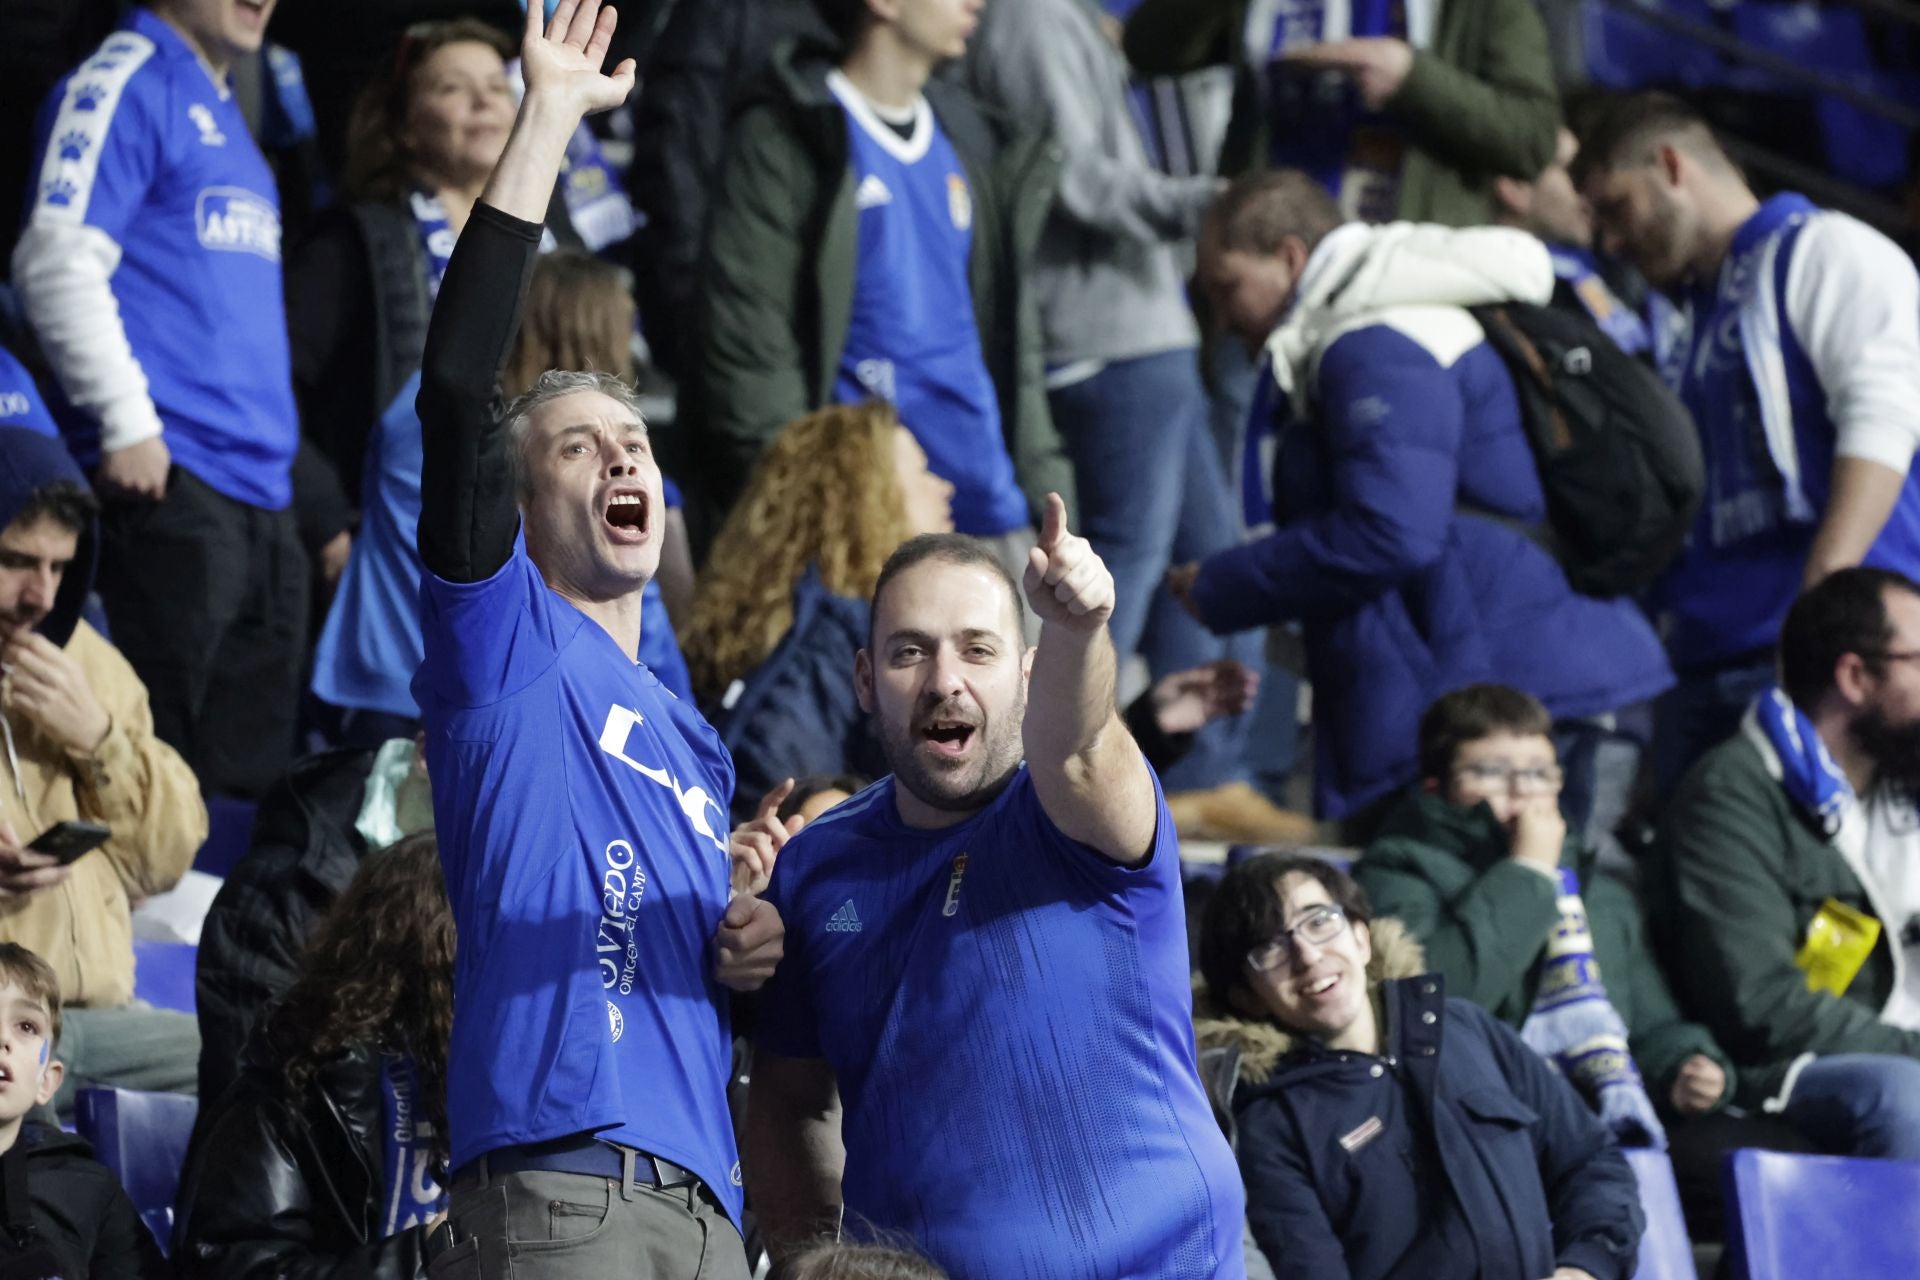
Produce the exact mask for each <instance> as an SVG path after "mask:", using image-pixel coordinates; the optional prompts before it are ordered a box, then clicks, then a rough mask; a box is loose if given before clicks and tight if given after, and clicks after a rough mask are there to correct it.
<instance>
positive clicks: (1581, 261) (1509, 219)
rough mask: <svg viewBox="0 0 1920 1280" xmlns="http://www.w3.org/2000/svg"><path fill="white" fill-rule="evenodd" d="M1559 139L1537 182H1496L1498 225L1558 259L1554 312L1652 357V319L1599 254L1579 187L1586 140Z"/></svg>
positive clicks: (1565, 133)
mask: <svg viewBox="0 0 1920 1280" xmlns="http://www.w3.org/2000/svg"><path fill="white" fill-rule="evenodd" d="M1559 137H1560V142H1559V146H1558V147H1557V148H1556V149H1555V150H1554V153H1553V159H1552V160H1551V161H1550V162H1549V163H1548V164H1547V167H1546V168H1544V169H1542V170H1541V171H1540V172H1539V174H1538V175H1537V176H1535V177H1534V178H1533V179H1532V180H1531V181H1528V180H1525V179H1521V178H1509V177H1505V176H1502V177H1498V178H1495V179H1494V180H1493V202H1494V216H1493V220H1494V221H1495V222H1496V223H1499V224H1500V225H1501V226H1505V227H1518V228H1519V229H1520V230H1522V231H1525V232H1527V233H1528V234H1530V235H1533V236H1536V237H1538V238H1539V239H1540V240H1541V241H1542V242H1544V243H1545V244H1546V246H1547V251H1548V252H1549V253H1551V254H1552V255H1553V277H1554V286H1553V305H1554V306H1556V307H1559V308H1561V309H1562V310H1565V311H1567V312H1569V313H1571V314H1573V315H1578V316H1584V317H1586V318H1587V319H1588V320H1591V321H1592V322H1593V323H1594V324H1596V325H1598V326H1599V327H1600V330H1601V332H1603V333H1605V334H1606V335H1607V336H1608V337H1609V338H1612V339H1613V341H1614V344H1615V345H1616V346H1618V347H1619V348H1620V349H1621V350H1622V351H1624V352H1626V353H1627V354H1628V355H1630V356H1639V355H1646V354H1647V352H1648V351H1649V349H1650V348H1651V347H1652V345H1653V340H1652V337H1651V336H1650V334H1649V333H1648V331H1647V321H1646V319H1645V318H1644V317H1643V316H1641V315H1640V313H1638V312H1636V311H1635V310H1634V309H1633V308H1632V307H1630V306H1628V305H1627V304H1626V303H1625V302H1623V301H1621V299H1620V298H1619V296H1618V295H1617V294H1615V293H1614V291H1613V288H1612V286H1611V285H1609V284H1608V283H1607V280H1606V278H1605V277H1604V276H1603V275H1601V273H1600V265H1599V260H1598V259H1597V258H1595V257H1594V254H1593V212H1592V210H1590V209H1588V208H1587V202H1586V199H1585V197H1583V196H1582V195H1581V194H1580V193H1579V192H1578V191H1576V190H1574V186H1573V171H1572V167H1571V166H1572V164H1573V158H1574V157H1575V156H1576V155H1578V154H1579V152H1580V140H1579V139H1578V138H1576V137H1574V136H1573V130H1571V129H1569V128H1567V127H1566V126H1565V125H1562V126H1560V134H1559Z"/></svg>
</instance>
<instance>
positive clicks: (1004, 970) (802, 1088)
mask: <svg viewBox="0 0 1920 1280" xmlns="http://www.w3.org/2000/svg"><path fill="white" fill-rule="evenodd" d="M1025 588H1026V598H1027V600H1028V601H1029V602H1030V603H1031V604H1032V606H1033V609H1034V611H1035V612H1036V613H1038V614H1039V615H1040V616H1041V618H1042V619H1043V621H1042V624H1041V627H1040V641H1039V644H1038V645H1037V646H1035V647H1034V648H1032V649H1028V648H1027V647H1026V645H1025V644H1024V643H1023V642H1022V636H1023V635H1024V633H1025V628H1024V626H1023V621H1022V618H1021V613H1022V608H1021V593H1020V588H1019V587H1017V586H1016V585H1015V584H1014V581H1013V578H1012V577H1011V575H1009V574H1008V573H1007V572H1006V571H1005V569H1004V568H1003V567H1002V566H1001V565H1000V563H999V561H998V560H997V558H995V556H994V555H993V553H992V551H991V550H990V549H989V548H988V547H986V546H985V545H984V544H982V543H981V542H979V541H978V540H975V539H971V538H967V537H965V536H964V535H960V534H929V535H925V536H922V537H919V538H916V539H914V540H912V541H911V542H908V543H906V544H905V545H904V546H902V547H901V548H900V549H899V550H898V551H896V552H895V553H894V554H893V555H892V556H891V557H890V558H889V559H888V561H887V564H886V567H885V568H883V569H882V570H881V574H880V581H879V583H878V584H877V585H876V586H875V588H874V600H873V613H872V626H871V636H870V638H869V640H868V643H867V647H866V648H865V649H863V650H862V651H861V653H860V654H859V658H858V664H857V666H856V667H855V671H854V680H855V686H856V688H857V689H858V691H859V697H860V703H861V707H862V709H864V710H865V711H867V712H868V714H869V715H870V716H871V717H872V719H873V724H874V729H875V731H876V732H877V733H878V734H879V736H880V739H881V742H882V744H883V746H884V748H885V753H886V758H887V763H888V764H889V765H890V766H891V768H892V770H893V772H892V776H891V777H889V778H887V779H884V780H882V781H881V782H879V783H877V784H876V785H874V786H872V787H869V788H867V789H866V790H865V791H864V792H862V793H861V794H860V795H859V796H857V797H855V798H854V799H852V800H849V801H847V802H846V803H845V804H842V805H840V806H838V807H837V808H835V809H832V810H830V811H829V812H827V813H826V814H825V815H823V816H822V817H821V818H819V819H818V820H817V821H815V822H813V823H811V824H810V825H808V826H807V827H806V828H805V829H804V830H802V831H801V832H800V833H799V834H798V835H797V836H795V837H794V839H793V842H792V843H791V844H789V845H787V847H786V848H785V849H784V850H783V851H782V852H781V854H780V860H779V863H778V865H777V866H776V868H775V871H774V877H773V884H772V886H771V888H770V891H769V897H770V898H771V899H772V900H773V901H776V902H777V903H779V905H780V909H781V912H782V914H783V916H786V917H789V918H791V919H792V920H793V921H794V928H793V930H792V932H791V933H790V934H789V945H790V947H791V950H790V952H789V954H788V955H787V956H786V957H785V959H784V960H783V961H782V962H781V965H780V968H779V969H778V971H777V972H776V973H775V974H774V977H773V980H772V982H770V983H769V984H768V986H767V990H766V994H765V996H764V997H763V998H762V1000H761V1002H760V1006H759V1009H758V1029H757V1037H756V1042H755V1054H754V1068H753V1083H752V1092H751V1095H750V1098H749V1102H748V1106H747V1156H748V1164H747V1167H748V1170H749V1173H750V1175H751V1176H752V1178H753V1194H754V1203H755V1208H756V1211H757V1212H758V1213H759V1214H760V1215H761V1218H762V1221H763V1222H764V1223H765V1226H766V1231H767V1237H768V1241H769V1247H770V1248H771V1249H772V1250H773V1252H774V1255H775V1258H776V1261H779V1260H782V1259H783V1258H784V1257H785V1255H787V1254H788V1253H791V1252H793V1251H796V1250H798V1249H800V1248H802V1247H804V1246H805V1245H806V1244H808V1243H810V1242H811V1240H812V1238H814V1237H816V1236H818V1235H821V1234H826V1235H832V1234H833V1233H834V1228H835V1226H836V1225H837V1224H839V1223H840V1222H842V1221H843V1220H844V1222H845V1223H846V1224H847V1229H848V1230H849V1231H850V1232H851V1233H852V1234H855V1235H860V1234H865V1233H869V1232H875V1231H877V1232H898V1233H901V1234H902V1235H903V1236H905V1237H906V1238H908V1239H910V1240H911V1241H912V1242H913V1244H914V1246H915V1247H916V1248H917V1249H919V1250H921V1251H923V1252H924V1253H926V1254H927V1256H929V1257H930V1258H932V1259H933V1260H934V1261H935V1262H937V1263H938V1264H940V1265H941V1266H942V1267H944V1268H945V1269H946V1270H948V1271H949V1272H952V1273H954V1274H956V1275H964V1276H1024V1277H1029V1278H1031V1280H1045V1278H1048V1277H1067V1276H1088V1275H1131V1276H1138V1277H1143V1278H1144V1277H1167V1278H1168V1280H1172V1278H1173V1277H1180V1278H1181V1280H1200V1278H1203V1277H1218V1278H1219V1280H1239V1277H1243V1276H1244V1275H1245V1274H1246V1272H1245V1269H1244V1266H1243V1263H1242V1245H1241V1228H1242V1218H1243V1202H1242V1200H1241V1197H1240V1186H1239V1182H1238V1180H1237V1179H1236V1178H1235V1177H1234V1173H1233V1162H1232V1156H1231V1154H1230V1153H1229V1152H1228V1150H1227V1146H1226V1143H1225V1141H1224V1140H1223V1139H1222V1137H1221V1134H1220V1130H1219V1127H1218V1126H1217V1125H1216V1124H1215V1122H1214V1119H1213V1116H1212V1113H1211V1110H1210V1108H1209V1107H1208V1104H1207V1099H1206V1093H1205V1091H1204V1089H1203V1088H1202V1087H1201V1084H1200V1078H1199V1073H1198V1070H1197V1068H1196V1067H1195V1064H1194V1051H1193V1038H1192V1032H1191V1028H1190V1026H1189V1025H1188V1024H1189V1020H1190V1017H1191V1012H1192V1006H1191V1003H1190V1000H1191V994H1190V979H1189V975H1188V968H1187V948H1186V927H1185V918H1184V903H1183V899H1182V896H1181V891H1180V872H1179V849H1178V841H1177V839H1176V838H1175V835H1174V831H1173V820H1172V817H1171V815H1169V814H1168V812H1167V809H1166V805H1165V802H1164V801H1163V800H1162V798H1161V796H1160V786H1159V783H1158V781H1157V780H1156V779H1155V778H1154V775H1153V770H1152V769H1151V768H1150V767H1149V766H1148V765H1147V763H1146V761H1145V759H1144V758H1143V757H1142V755H1141V753H1140V749H1139V747H1138V746H1136V745H1135V743H1134V741H1133V738H1132V737H1131V736H1130V735H1129V734H1128V733H1127V731H1126V727H1125V725H1124V724H1122V723H1121V720H1120V716H1119V712H1118V710H1117V708H1116V707H1115V706H1114V701H1113V682H1114V674H1115V659H1114V651H1113V644H1112V641H1111V640H1110V639H1109V637H1108V635H1107V629H1106V627H1107V618H1108V615H1109V614H1110V612H1111V610H1112V608H1113V591H1114V589H1113V579H1112V577H1111V575H1109V574H1108V573H1107V572H1106V569H1105V567H1104V566H1103V565H1102V564H1101V563H1100V559H1099V557H1098V556H1096V555H1094V553H1093V551H1092V550H1091V548H1090V547H1089V546H1088V544H1087V542H1086V541H1085V540H1084V539H1082V538H1078V537H1075V536H1073V535H1072V534H1070V533H1068V532H1067V530H1066V512H1065V507H1064V505H1063V504H1062V503H1061V501H1060V499H1059V497H1058V496H1057V495H1056V496H1053V497H1051V498H1050V499H1049V506H1048V512H1047V517H1046V521H1045V525H1044V527H1043V530H1042V532H1041V536H1040V541H1039V544H1038V546H1037V547H1036V548H1035V549H1034V550H1033V552H1032V553H1031V558H1030V560H1029V564H1028V567H1027V571H1026V577H1025ZM1009 1068H1011V1069H1009ZM958 1100H964V1105H956V1102H957V1101H958Z"/></svg>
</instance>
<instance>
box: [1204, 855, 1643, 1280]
mask: <svg viewBox="0 0 1920 1280" xmlns="http://www.w3.org/2000/svg"><path fill="white" fill-rule="evenodd" d="M1200 971H1201V973H1202V974H1203V975H1204V976H1205V979H1206V996H1207V999H1206V1003H1205V1004H1204V1005H1203V1006H1202V1007H1201V1008H1200V1010H1199V1021H1198V1022H1197V1023H1196V1028H1195V1029H1196V1031H1197V1033H1198V1035H1199V1037H1200V1042H1201V1044H1203V1045H1205V1046H1207V1047H1208V1048H1218V1049H1227V1050H1229V1051H1230V1052H1231V1053H1233V1054H1234V1055H1236V1057H1237V1065H1238V1077H1239V1080H1240V1082H1241V1083H1240V1085H1239V1087H1238V1089H1237V1090H1236V1091H1235V1095H1234V1099H1233V1110H1234V1127H1235V1130H1236V1132H1237V1134H1238V1138H1239V1153H1240V1168H1241V1170H1242V1172H1243V1173H1245V1175H1246V1181H1247V1211H1248V1219H1249V1221H1250V1223H1251V1225H1252V1227H1253V1237H1254V1240H1255V1242H1256V1243H1257V1244H1258V1245H1259V1246H1260V1249H1261V1251H1262V1252H1263V1253H1265V1254H1266V1256H1267V1258H1268V1260H1269V1261H1271V1262H1272V1264H1273V1270H1274V1274H1275V1275H1276V1276H1278V1277H1280V1280H1321V1278H1322V1277H1325V1276H1348V1277H1351V1278H1352V1280H1385V1277H1389V1276H1409V1277H1411V1276H1419V1277H1420V1278H1421V1280H1454V1278H1455V1277H1459V1278H1460V1280H1466V1278H1467V1277H1477V1276H1510V1277H1519V1276H1541V1277H1550V1280H1625V1277H1627V1276H1629V1275H1631V1274H1632V1273H1633V1269H1634V1263H1635V1255H1636V1247H1637V1245H1638V1244H1639V1240H1640V1232H1641V1229H1642V1227H1643V1225H1644V1221H1645V1220H1644V1218H1643V1216H1642V1214H1641V1212H1640V1197H1639V1191H1638V1189H1637V1187H1636V1186H1635V1184H1634V1178H1633V1170H1632V1169H1630V1168H1629V1167H1628V1166H1627V1162H1626V1161H1625V1160H1624V1159H1623V1158H1622V1157H1621V1155H1620V1151H1619V1149H1618V1147H1616V1146H1615V1145H1614V1141H1613V1138H1612V1137H1611V1135H1609V1134H1608V1132H1607V1130H1606V1129H1605V1127H1603V1126H1602V1125H1601V1124H1600V1122H1599V1121H1598V1120H1597V1119H1596V1118H1595V1117H1594V1116H1593V1114H1592V1113H1591V1112H1590V1111H1588V1110H1587V1108H1586V1106H1585V1104H1583V1103H1582V1102H1581V1100H1580V1095H1579V1094H1577V1093H1575V1092H1574V1090H1573V1088H1572V1087H1571V1086H1570V1085H1568V1084H1567V1082H1566V1081H1565V1080H1564V1079H1562V1078H1561V1077H1560V1076H1559V1075H1558V1074H1557V1073H1556V1072H1555V1071H1554V1070H1553V1068H1552V1067H1550V1066H1548V1065H1547V1064H1546V1063H1545V1062H1544V1061H1542V1060H1541V1058H1540V1056H1539V1055H1538V1054H1536V1053H1534V1052H1533V1050H1531V1049H1529V1048H1528V1047H1527V1046H1526V1044H1525V1043H1523V1042H1522V1041H1521V1039H1520V1037H1519V1036H1518V1035H1516V1034H1515V1033H1514V1032H1513V1031H1512V1030H1511V1029H1509V1028H1508V1027H1506V1026H1504V1025H1502V1024H1501V1023H1499V1022H1497V1021H1495V1020H1494V1019H1493V1018H1492V1017H1490V1016H1488V1015H1487V1014H1486V1013H1485V1012H1484V1011H1483V1010H1481V1009H1480V1008H1479V1007H1478V1006H1477V1005H1474V1004H1471V1003H1469V1002H1468V1001H1466V1000H1461V999H1458V998H1455V999H1449V998H1447V995H1446V991H1445V986H1446V984H1445V981H1444V979H1442V978H1440V977H1438V976H1435V975H1432V974H1428V975H1425V976H1421V975H1422V965H1421V957H1420V948H1419V947H1418V945H1416V944H1414V943H1413V942H1412V941H1411V940H1410V939H1408V938H1407V936H1406V934H1405V933H1404V931H1403V930H1402V929H1401V928H1400V926H1399V922H1398V921H1395V920H1391V919H1387V920H1373V919H1372V918H1371V912H1370V911H1369V909H1368V905H1367V898H1366V894H1364V893H1363V892H1361V890H1360V889H1359V887H1358V886H1356V885H1355V884H1354V883H1353V881H1352V880H1351V879H1350V878H1348V877H1347V876H1346V875H1344V874H1343V873H1341V872H1340V871H1337V870H1335V869H1334V868H1333V867H1332V866H1330V865H1329V864H1327V863H1324V862H1321V861H1319V860H1318V859H1314V858H1296V857H1286V856H1282V855H1278V854H1266V855H1264V856H1262V857H1259V858H1254V859H1252V860H1250V861H1248V862H1244V863H1242V864H1240V865H1239V866H1237V867H1235V868H1234V869H1233V870H1232V871H1229V872H1228V873H1227V876H1226V879H1225V880H1223V881H1222V882H1221V884H1220V888H1219V889H1218V891H1217V892H1216V893H1215V894H1214V896H1213V899H1212V901H1210V902H1209V903H1208V904H1207V915H1206V925H1205V928H1204V931H1203V932H1202V934H1201V941H1200Z"/></svg>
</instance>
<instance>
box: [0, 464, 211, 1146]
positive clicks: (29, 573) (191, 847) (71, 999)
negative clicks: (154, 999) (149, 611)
mask: <svg viewBox="0 0 1920 1280" xmlns="http://www.w3.org/2000/svg"><path fill="white" fill-rule="evenodd" d="M97 511H98V504H97V503H96V502H95V500H94V496H93V493H92V492H91V491H90V490H89V489H88V488H87V485H86V481H85V479H84V478H83V477H82V476H81V474H80V469H79V468H78V467H77V466H75V464H74V462H73V460H72V458H71V457H69V456H68V454H67V451H66V449H65V447H64V446H63V445H62V444H61V443H60V441H59V440H57V439H53V438H50V437H48V436H44V435H41V434H39V433H37V432H34V431H32V430H29V429H27V428H23V427H4V428H0V942H16V943H19V944H20V945H22V946H24V947H27V948H29V949H30V950H32V951H34V952H35V953H37V954H39V955H40V956H42V957H44V958H45V959H46V960H47V962H48V963H49V964H51V965H52V966H53V969H54V972H55V973H56V974H57V975H58V976H59V980H60V990H61V994H62V997H63V1002H64V1003H65V1005H66V1014H65V1017H64V1019H63V1030H62V1033H61V1040H60V1044H59V1045H58V1047H57V1052H58V1054H59V1056H60V1058H61V1059H62V1060H63V1061H64V1062H65V1063H66V1064H67V1072H66V1079H65V1081H64V1083H63V1084H62V1086H61V1089H60V1092H59V1094H58V1095H57V1096H56V1098H55V1106H56V1107H57V1108H58V1109H59V1110H60V1111H61V1112H62V1113H63V1114H65V1113H66V1112H67V1111H68V1109H69V1108H70V1107H71V1105H72V1102H71V1100H72V1097H73V1091H74V1090H75V1089H76V1088H84V1087H86V1086H88V1085H95V1084H107V1085H118V1086H122V1087H126V1088H134V1089H152V1090H166V1091H178V1092H186V1093H191V1092H192V1091H193V1086H194V1079H195V1072H196V1070H197V1066H198V1059H199V1054H200V1034H199V1030H198V1028H197V1027H196V1026H195V1023H194V1020H193V1017H192V1015H190V1014H185V1013H178V1012H174V1011H172V1010H163V1009H151V1008H148V1007H147V1006H145V1005H144V1004H140V1003H138V1002H136V1001H135V1000H134V998H133V919H132V912H133V904H134V903H135V902H137V901H138V900H140V899H142V898H145V897H148V896H149V895H152V894H155V893H160V892H163V891H164V890H166V889H169V888H171V887H172V886H173V884H174V883H175V882H176V881H177V880H179V878H180V877H181V876H182V875H183V874H184V873H185V872H186V870H187V868H188V867H189V866H191V865H192V864H193V855H194V853H195V851H196V850H198V849H199V848H200V845H201V844H202V843H203V842H204V841H205V840H206V837H207V808H206V805H205V803H204V802H203V801H202V800H201V798H200V787H199V784H198V783H197V782H196V781H195V780H194V776H193V771H192V770H191V769H189V768H188V767H187V764H186V761H184V760H182V759H181V758H180V756H179V754H178V753H177V752H175V751H174V749H173V748H172V747H169V746H168V745H166V744H165V743H163V742H161V741H160V739H159V738H157V737H155V736H154V732H153V715H152V712H151V711H150V710H149V709H148V703H147V689H146V686H145V685H143V684H142V683H141V682H140V679H139V677H138V676H136V675H134V673H133V668H132V667H131V666H129V665H128V663H127V660H126V659H125V658H124V657H122V656H121V654H120V652H119V650H117V649H115V648H114V647H113V645H112V643H111V642H109V641H108V640H107V639H106V637H104V636H102V635H101V634H100V632H98V631H96V630H95V629H94V628H93V627H92V626H90V625H89V624H88V623H86V622H85V621H84V620H82V618H81V616H80V613H81V606H82V603H83V602H84V601H85V599H86V597H87V593H88V590H89V589H90V587H91V585H92V579H93V564H94V547H95V541H96V539H95V519H96V514H97ZM82 824H91V825H93V826H96V827H104V828H106V829H107V831H108V834H107V835H106V837H105V838H104V840H103V841H101V842H100V843H99V844H98V847H97V848H95V847H92V845H91V844H90V842H91V841H94V840H97V839H99V834H98V832H93V833H89V832H87V831H86V829H85V827H84V826H83V825H82ZM31 846H37V847H31Z"/></svg>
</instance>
